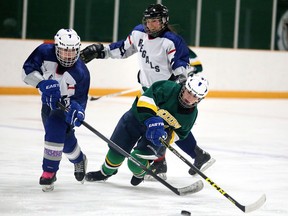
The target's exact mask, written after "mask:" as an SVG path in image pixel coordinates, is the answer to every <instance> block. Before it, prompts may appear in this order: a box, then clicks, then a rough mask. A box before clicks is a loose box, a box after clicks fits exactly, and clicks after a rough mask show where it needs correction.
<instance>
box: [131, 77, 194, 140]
mask: <svg viewBox="0 0 288 216" xmlns="http://www.w3.org/2000/svg"><path fill="white" fill-rule="evenodd" d="M181 88H182V85H180V84H178V83H175V82H173V81H169V80H165V81H158V82H155V83H154V84H153V85H152V86H151V87H150V88H148V89H147V90H146V91H145V92H144V93H143V94H142V95H141V96H140V97H139V98H138V99H136V100H135V101H134V103H133V105H132V112H133V113H134V115H135V117H136V118H137V119H138V120H139V121H140V122H141V123H142V124H144V122H145V120H146V119H148V118H150V117H152V116H156V115H157V116H160V117H162V118H163V119H164V122H165V127H166V128H167V127H169V128H170V129H173V130H174V131H175V133H176V134H177V135H178V137H179V139H181V140H182V139H184V138H186V137H187V135H188V133H189V132H190V131H191V129H192V126H193V124H194V123H195V120H196V118H197V114H198V110H197V107H196V106H195V107H193V108H190V109H187V108H183V107H182V106H181V105H180V103H179V93H180V91H181Z"/></svg>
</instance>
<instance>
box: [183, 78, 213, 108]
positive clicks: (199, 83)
mask: <svg viewBox="0 0 288 216" xmlns="http://www.w3.org/2000/svg"><path fill="white" fill-rule="evenodd" d="M184 91H188V92H189V93H190V94H192V95H193V96H194V97H197V98H198V101H197V102H195V103H193V104H188V103H187V102H185V99H184V98H183V93H184ZM208 91H209V83H208V80H207V79H206V78H204V77H203V76H201V75H199V74H194V75H193V76H188V78H187V80H186V82H185V84H184V85H183V87H182V89H181V91H180V94H179V102H180V104H181V105H182V106H183V107H184V108H192V107H194V106H196V105H197V104H198V103H199V102H200V101H201V100H202V99H204V98H205V96H206V95H207V94H208Z"/></svg>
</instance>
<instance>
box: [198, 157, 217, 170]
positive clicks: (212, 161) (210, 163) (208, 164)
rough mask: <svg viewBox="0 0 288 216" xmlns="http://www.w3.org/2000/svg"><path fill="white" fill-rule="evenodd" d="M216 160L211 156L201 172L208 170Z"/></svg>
mask: <svg viewBox="0 0 288 216" xmlns="http://www.w3.org/2000/svg"><path fill="white" fill-rule="evenodd" d="M215 162H216V160H215V159H214V158H211V159H210V160H209V161H208V162H207V163H206V164H204V166H203V167H202V168H201V170H200V171H201V172H204V171H205V170H207V169H208V168H209V167H211V166H212V165H213V164H214V163H215Z"/></svg>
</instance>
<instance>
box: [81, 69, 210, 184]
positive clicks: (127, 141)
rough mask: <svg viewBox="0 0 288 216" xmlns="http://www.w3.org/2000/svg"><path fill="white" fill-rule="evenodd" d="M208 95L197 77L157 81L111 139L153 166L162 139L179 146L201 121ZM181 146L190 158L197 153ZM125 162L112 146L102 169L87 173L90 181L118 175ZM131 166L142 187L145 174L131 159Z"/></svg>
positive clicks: (134, 180)
mask: <svg viewBox="0 0 288 216" xmlns="http://www.w3.org/2000/svg"><path fill="white" fill-rule="evenodd" d="M207 93H208V81H207V80H206V79H205V78H204V77H202V76H200V75H197V74H196V75H194V76H190V77H188V79H187V80H186V82H185V83H180V84H179V83H176V82H173V81H167V80H166V81H158V82H155V83H154V84H153V85H152V86H151V87H150V88H148V89H147V90H146V91H145V92H144V93H143V95H141V96H140V97H139V98H137V99H136V100H135V101H134V103H133V105H132V107H131V109H130V110H129V111H127V112H126V113H125V114H124V115H123V116H122V117H121V119H120V120H119V122H118V124H117V126H116V128H115V129H114V132H113V134H112V136H111V140H112V141H113V142H115V143H116V144H117V145H118V146H120V147H121V148H122V149H124V150H125V151H126V152H128V153H130V152H131V155H132V156H133V157H135V158H136V159H137V160H139V161H140V162H141V163H142V164H143V165H145V166H147V167H149V166H150V162H152V160H154V159H156V158H157V157H161V156H162V154H163V153H164V150H165V147H164V146H163V145H162V144H161V142H160V140H159V139H160V137H162V138H164V139H166V141H167V142H169V143H172V142H173V140H174V141H175V143H176V144H177V140H178V141H181V140H183V139H185V138H186V137H187V136H188V134H189V133H190V131H191V129H192V127H193V125H194V122H195V120H196V118H197V114H198V109H197V104H198V103H199V102H200V101H201V100H202V99H203V98H204V97H205V96H206V95H207ZM179 147H180V148H181V149H182V150H183V151H184V152H186V153H187V154H188V155H190V156H191V154H193V151H192V150H191V148H185V146H183V145H179ZM152 158H153V159H152ZM124 160H125V157H124V156H122V155H121V154H120V153H118V152H117V151H115V150H114V149H113V148H112V147H110V148H109V151H108V153H107V155H106V158H105V162H104V163H103V165H102V166H101V169H100V170H99V171H95V172H89V173H87V174H86V177H85V179H86V181H91V182H92V181H101V180H106V179H108V178H109V177H111V176H112V175H114V174H116V173H117V170H118V168H119V167H120V166H121V164H122V163H123V161H124ZM128 167H129V169H130V170H131V172H132V173H133V176H132V179H131V184H132V185H134V186H136V185H138V184H140V183H141V182H142V181H143V180H144V175H145V171H144V170H142V169H141V168H139V167H138V166H136V165H135V164H134V163H133V162H130V160H128Z"/></svg>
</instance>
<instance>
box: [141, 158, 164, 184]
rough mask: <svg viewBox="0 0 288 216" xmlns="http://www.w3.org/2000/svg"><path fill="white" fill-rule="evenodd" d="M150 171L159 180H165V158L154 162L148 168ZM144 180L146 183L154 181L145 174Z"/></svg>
mask: <svg viewBox="0 0 288 216" xmlns="http://www.w3.org/2000/svg"><path fill="white" fill-rule="evenodd" d="M149 169H150V170H152V171H153V172H154V173H155V174H157V175H158V176H159V177H160V178H162V179H163V180H166V179H167V176H166V173H167V163H166V159H165V157H164V158H163V160H161V161H154V163H153V164H152V165H151V166H150V168H149ZM144 179H145V180H146V181H155V179H154V178H153V176H151V175H149V174H146V175H145V176H144Z"/></svg>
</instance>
